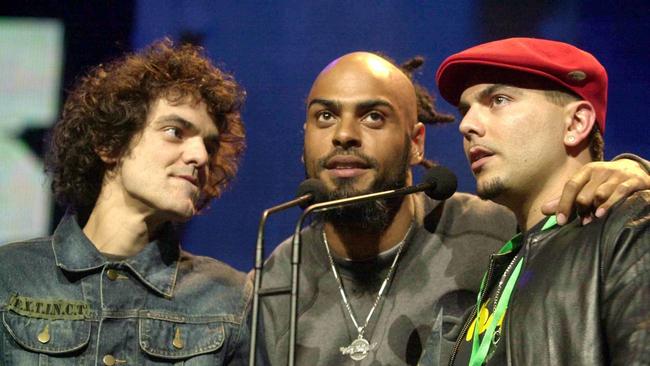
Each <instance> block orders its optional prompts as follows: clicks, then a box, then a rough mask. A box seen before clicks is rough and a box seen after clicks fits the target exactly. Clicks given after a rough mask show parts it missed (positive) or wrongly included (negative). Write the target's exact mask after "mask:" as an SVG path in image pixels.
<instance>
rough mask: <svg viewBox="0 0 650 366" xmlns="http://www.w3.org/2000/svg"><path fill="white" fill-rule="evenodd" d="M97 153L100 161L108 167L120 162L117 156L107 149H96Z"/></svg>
mask: <svg viewBox="0 0 650 366" xmlns="http://www.w3.org/2000/svg"><path fill="white" fill-rule="evenodd" d="M95 153H96V154H97V156H99V158H100V159H102V161H103V162H104V163H106V164H107V165H113V164H116V163H117V161H118V160H119V159H118V158H117V157H116V156H115V154H111V153H110V152H109V151H108V149H107V148H105V147H99V148H96V149H95Z"/></svg>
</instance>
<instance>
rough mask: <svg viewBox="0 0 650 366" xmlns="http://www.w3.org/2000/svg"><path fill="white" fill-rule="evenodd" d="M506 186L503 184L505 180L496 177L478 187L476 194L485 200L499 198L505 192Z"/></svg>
mask: <svg viewBox="0 0 650 366" xmlns="http://www.w3.org/2000/svg"><path fill="white" fill-rule="evenodd" d="M505 190H506V187H505V185H504V184H503V181H502V180H501V179H499V178H494V179H492V180H490V181H488V182H485V183H484V184H482V185H480V186H478V187H477V192H476V194H477V195H478V196H479V197H480V198H481V199H484V200H494V199H495V198H498V197H499V196H500V195H501V194H503V192H505Z"/></svg>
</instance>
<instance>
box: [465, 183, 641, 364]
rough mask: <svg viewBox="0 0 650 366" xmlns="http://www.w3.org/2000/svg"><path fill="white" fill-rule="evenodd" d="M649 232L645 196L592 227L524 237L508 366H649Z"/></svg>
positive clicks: (498, 262)
mask: <svg viewBox="0 0 650 366" xmlns="http://www.w3.org/2000/svg"><path fill="white" fill-rule="evenodd" d="M649 228H650V191H642V192H637V193H636V194H634V195H632V196H631V197H630V198H628V199H627V200H625V201H624V202H622V203H620V204H618V205H617V206H615V208H614V209H613V210H612V211H611V213H610V214H609V215H608V216H607V217H605V218H603V219H600V220H597V221H595V222H593V223H591V224H589V225H586V226H581V225H580V223H579V221H578V220H574V221H573V222H572V223H570V224H569V225H566V226H563V227H555V228H552V229H549V230H545V231H541V232H536V233H532V234H531V235H528V236H526V238H525V241H524V243H523V244H522V246H521V249H520V250H522V251H523V257H524V267H523V268H522V272H521V275H520V277H519V280H518V281H517V285H516V287H515V290H514V292H513V294H512V297H511V299H510V304H509V306H508V310H507V313H506V317H505V326H504V328H505V332H504V336H505V337H506V342H505V347H506V352H507V357H508V364H509V365H650V230H649ZM510 258H512V257H510ZM507 261H509V259H508V258H499V255H493V258H492V261H491V262H492V263H491V264H490V265H491V266H496V267H503V266H502V263H503V262H507ZM496 272H499V271H496ZM492 277H496V278H493V279H492V280H491V281H489V282H488V286H490V285H489V284H490V283H494V282H497V281H498V278H499V276H492ZM472 317H473V316H472ZM472 317H470V319H469V320H470V321H471V320H472ZM465 328H467V326H466V327H465ZM464 332H465V330H464V331H463V333H464ZM463 336H464V334H461V337H463ZM501 346H503V344H501Z"/></svg>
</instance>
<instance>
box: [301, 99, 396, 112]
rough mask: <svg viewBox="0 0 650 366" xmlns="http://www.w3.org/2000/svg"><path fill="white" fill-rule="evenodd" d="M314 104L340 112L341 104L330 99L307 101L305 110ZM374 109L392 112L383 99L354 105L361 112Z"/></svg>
mask: <svg viewBox="0 0 650 366" xmlns="http://www.w3.org/2000/svg"><path fill="white" fill-rule="evenodd" d="M314 104H320V105H323V106H325V107H327V108H330V109H334V110H340V109H341V108H342V104H341V102H339V101H336V100H330V99H320V98H316V99H312V100H311V101H309V104H308V105H307V108H308V109H309V108H311V106H312V105H314ZM376 107H386V108H389V109H390V110H394V109H395V108H393V105H392V104H390V103H389V102H388V101H386V100H384V99H370V100H364V101H362V102H359V103H358V104H357V105H356V109H361V110H368V109H372V108H376Z"/></svg>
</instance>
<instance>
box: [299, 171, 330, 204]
mask: <svg viewBox="0 0 650 366" xmlns="http://www.w3.org/2000/svg"><path fill="white" fill-rule="evenodd" d="M306 194H310V195H311V199H310V200H308V201H305V202H303V203H301V204H300V207H301V208H303V209H304V208H307V206H309V205H311V204H314V203H319V202H324V201H327V189H326V188H325V184H323V182H321V181H320V180H318V179H314V178H309V179H307V180H304V181H303V182H302V183H300V185H299V186H298V191H297V192H296V197H300V196H304V195H306Z"/></svg>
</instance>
